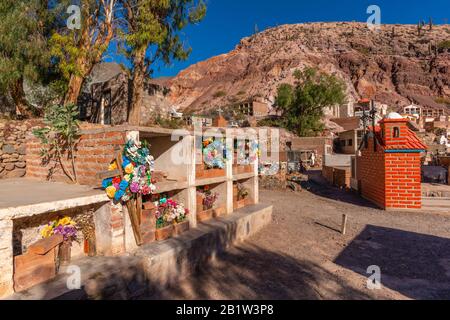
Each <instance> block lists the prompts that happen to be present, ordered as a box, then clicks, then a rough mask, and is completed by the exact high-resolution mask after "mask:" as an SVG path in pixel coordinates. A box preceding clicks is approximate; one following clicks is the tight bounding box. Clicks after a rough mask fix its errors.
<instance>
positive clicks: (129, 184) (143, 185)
mask: <svg viewBox="0 0 450 320" xmlns="http://www.w3.org/2000/svg"><path fill="white" fill-rule="evenodd" d="M115 163H116V162H115V161H114V162H113V163H111V165H110V166H109V170H110V171H111V170H115V167H114V164H115ZM116 168H117V164H116ZM122 169H123V171H124V173H125V174H124V176H123V178H122V177H114V178H109V179H105V180H103V182H102V187H103V189H105V192H106V194H107V195H108V197H109V198H110V199H113V200H114V201H116V202H120V201H123V202H126V201H129V200H130V199H132V198H133V197H134V196H135V195H137V194H142V195H150V194H152V193H154V191H155V190H156V186H155V185H154V179H152V173H153V171H154V159H153V157H152V156H151V155H150V151H149V149H148V147H147V146H143V145H142V144H141V143H136V142H134V141H132V140H129V141H128V142H127V143H126V144H125V147H124V152H123V155H122Z"/></svg>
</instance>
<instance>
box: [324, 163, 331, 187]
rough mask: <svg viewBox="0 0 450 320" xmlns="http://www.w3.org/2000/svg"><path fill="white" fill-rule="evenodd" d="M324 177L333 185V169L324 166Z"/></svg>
mask: <svg viewBox="0 0 450 320" xmlns="http://www.w3.org/2000/svg"><path fill="white" fill-rule="evenodd" d="M322 176H323V177H324V178H325V179H326V180H327V181H328V182H329V183H331V184H333V167H328V166H322Z"/></svg>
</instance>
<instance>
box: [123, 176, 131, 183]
mask: <svg viewBox="0 0 450 320" xmlns="http://www.w3.org/2000/svg"><path fill="white" fill-rule="evenodd" d="M123 180H125V181H126V182H130V180H131V176H130V175H129V174H126V175H124V176H123Z"/></svg>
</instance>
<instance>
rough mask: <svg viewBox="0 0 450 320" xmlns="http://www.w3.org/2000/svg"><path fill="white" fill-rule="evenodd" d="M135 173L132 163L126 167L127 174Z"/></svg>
mask: <svg viewBox="0 0 450 320" xmlns="http://www.w3.org/2000/svg"><path fill="white" fill-rule="evenodd" d="M133 172H134V166H133V164H132V163H130V164H128V165H127V166H126V167H125V173H127V174H130V173H133Z"/></svg>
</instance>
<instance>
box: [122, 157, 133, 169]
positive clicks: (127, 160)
mask: <svg viewBox="0 0 450 320" xmlns="http://www.w3.org/2000/svg"><path fill="white" fill-rule="evenodd" d="M130 163H131V161H130V159H128V157H125V156H124V157H123V158H122V167H123V168H124V169H125V167H126V166H128V165H129V164H130Z"/></svg>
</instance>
